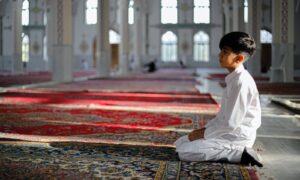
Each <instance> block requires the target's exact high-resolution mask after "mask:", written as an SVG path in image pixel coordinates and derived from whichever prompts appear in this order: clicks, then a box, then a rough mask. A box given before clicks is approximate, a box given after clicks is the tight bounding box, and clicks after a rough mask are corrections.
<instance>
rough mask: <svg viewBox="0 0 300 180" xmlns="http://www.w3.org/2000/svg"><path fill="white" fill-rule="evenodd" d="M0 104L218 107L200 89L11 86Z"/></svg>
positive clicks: (209, 109)
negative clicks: (102, 89)
mask: <svg viewBox="0 0 300 180" xmlns="http://www.w3.org/2000/svg"><path fill="white" fill-rule="evenodd" d="M0 97H1V99H0V104H43V105H64V106H65V107H68V106H72V107H75V106H77V107H88V106H91V105H93V106H94V107H104V106H119V107H139V108H142V107H144V108H145V109H146V108H148V109H149V108H150V109H165V110H166V109H172V111H175V110H176V111H184V110H186V111H190V112H191V111H192V112H198V113H203V112H211V113H216V112H217V111H218V110H219V105H218V103H217V102H216V101H215V100H214V99H213V98H212V96H211V95H210V94H200V93H170V94H164V93H118V92H78V91H77V92H72V91H69V92H68V91H65V92H61V91H38V90H11V91H7V92H4V93H0Z"/></svg>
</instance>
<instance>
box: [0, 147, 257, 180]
mask: <svg viewBox="0 0 300 180" xmlns="http://www.w3.org/2000/svg"><path fill="white" fill-rule="evenodd" d="M0 154H1V156H0V166H1V168H0V178H1V179H32V178H33V179H72V180H76V179H98V178H101V179H102V178H103V179H140V180H148V179H149V180H150V179H151V180H153V179H155V180H165V179H175V180H177V179H220V180H221V179H237V180H239V179H240V180H242V179H253V180H257V179H258V176H257V173H256V169H255V168H253V167H246V166H241V165H237V164H226V163H214V162H181V161H178V160H177V158H176V154H175V151H174V149H173V148H165V147H163V148H162V147H143V146H120V145H118V146H111V145H99V144H97V145H93V144H74V143H73V144H57V143H52V144H38V143H32V144H30V143H17V142H4V143H3V142H1V144H0Z"/></svg>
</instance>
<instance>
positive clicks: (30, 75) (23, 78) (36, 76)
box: [0, 69, 96, 87]
mask: <svg viewBox="0 0 300 180" xmlns="http://www.w3.org/2000/svg"><path fill="white" fill-rule="evenodd" d="M92 75H96V71H95V70H92V69H91V70H78V71H74V72H73V77H75V78H78V77H87V76H92ZM51 80H52V73H51V72H49V71H33V72H26V73H22V74H4V75H0V87H9V86H16V85H27V84H33V83H42V82H49V81H51Z"/></svg>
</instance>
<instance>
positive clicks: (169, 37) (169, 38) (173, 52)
mask: <svg viewBox="0 0 300 180" xmlns="http://www.w3.org/2000/svg"><path fill="white" fill-rule="evenodd" d="M161 44H162V46H161V59H162V61H165V62H168V61H169V62H171V61H177V36H176V35H175V34H174V33H173V32H171V31H168V32H166V33H164V34H163V35H162V37H161Z"/></svg>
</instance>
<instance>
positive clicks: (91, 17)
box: [85, 0, 98, 24]
mask: <svg viewBox="0 0 300 180" xmlns="http://www.w3.org/2000/svg"><path fill="white" fill-rule="evenodd" d="M97 8H98V0H87V1H86V4H85V22H86V24H97Z"/></svg>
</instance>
